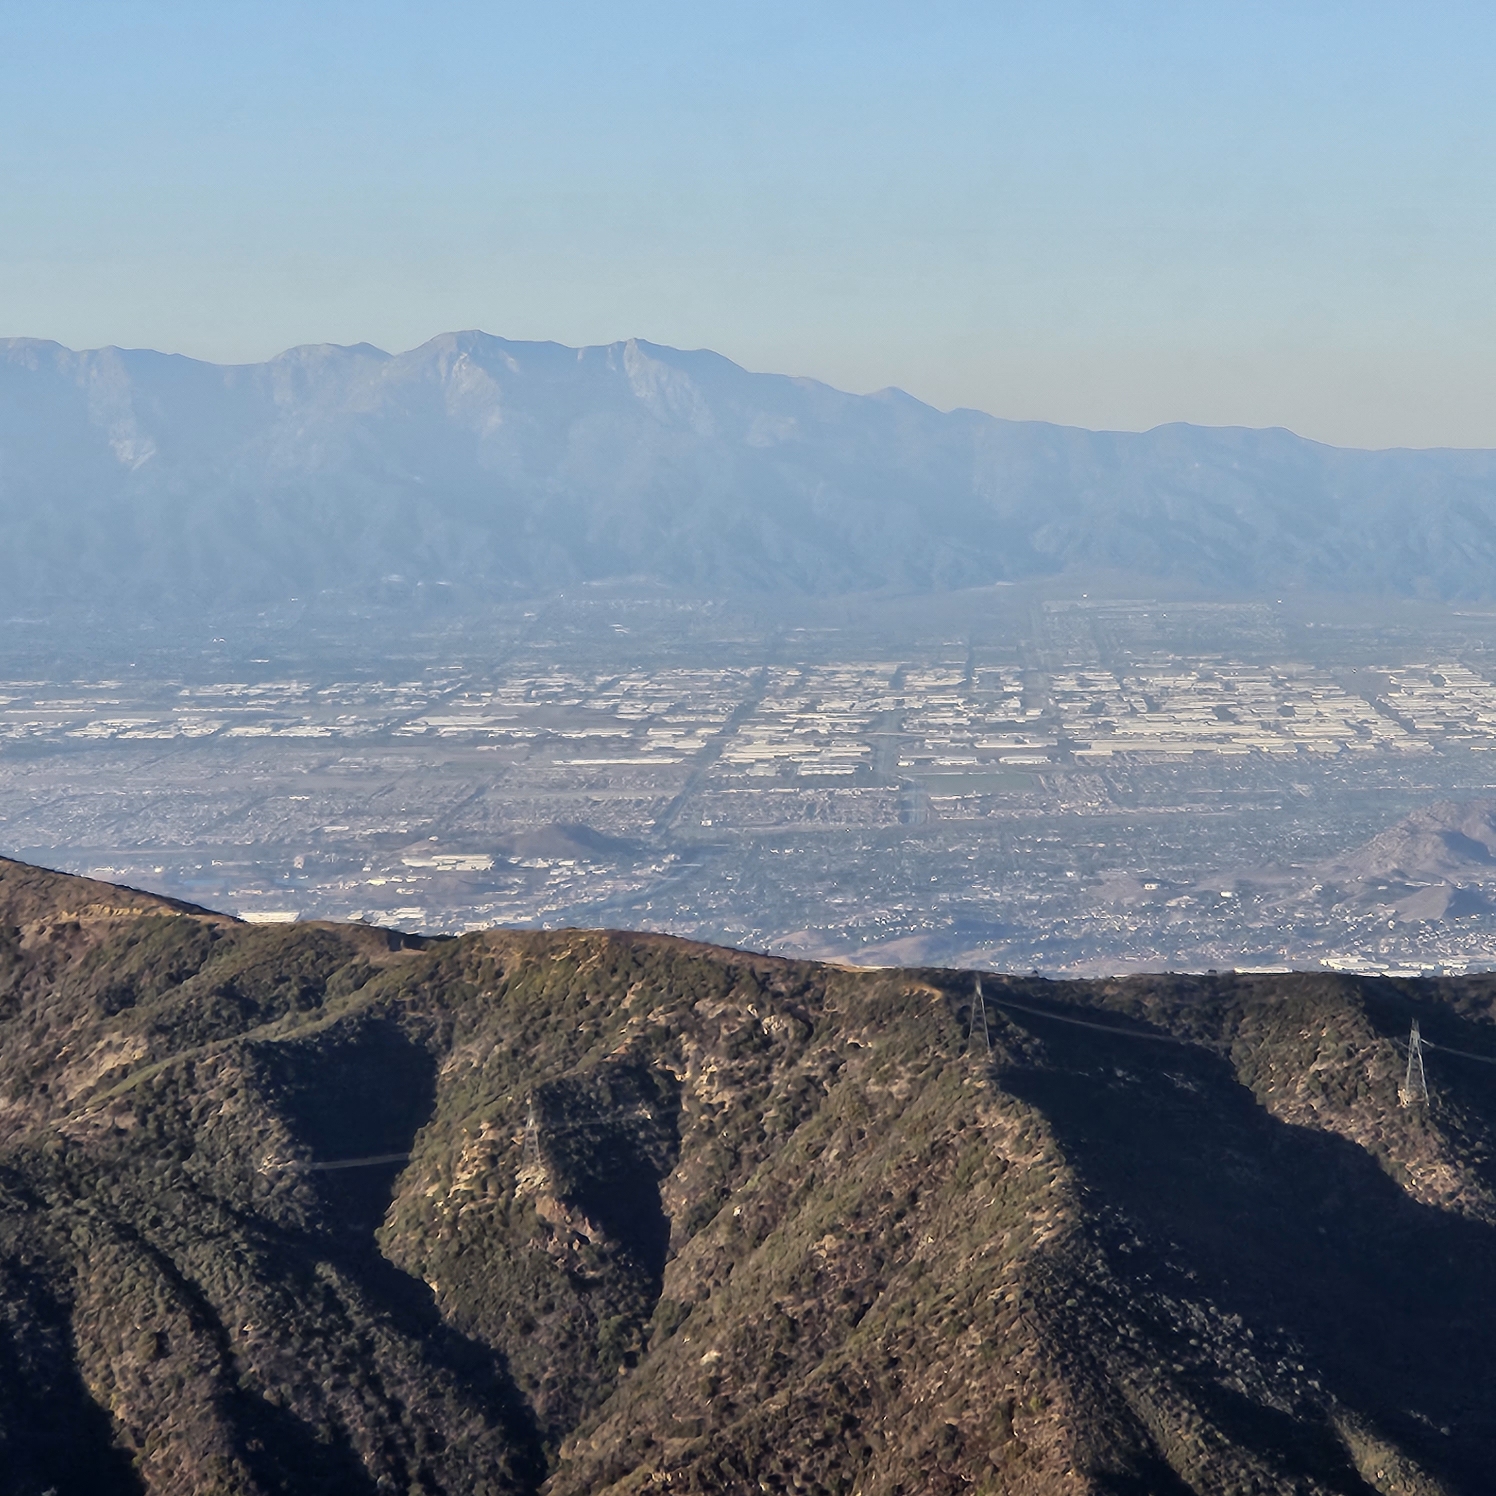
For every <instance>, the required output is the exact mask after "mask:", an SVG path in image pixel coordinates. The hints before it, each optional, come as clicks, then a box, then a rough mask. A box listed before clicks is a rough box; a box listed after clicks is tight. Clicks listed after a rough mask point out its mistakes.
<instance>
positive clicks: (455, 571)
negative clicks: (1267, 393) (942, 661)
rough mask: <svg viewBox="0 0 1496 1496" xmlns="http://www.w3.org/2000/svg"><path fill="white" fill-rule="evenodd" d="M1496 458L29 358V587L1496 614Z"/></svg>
mask: <svg viewBox="0 0 1496 1496" xmlns="http://www.w3.org/2000/svg"><path fill="white" fill-rule="evenodd" d="M1493 562H1496V455H1493V454H1491V453H1487V452H1438V451H1435V452H1398V451H1392V452H1354V451H1342V450H1337V449H1333V448H1329V447H1324V446H1320V445H1317V444H1315V443H1313V442H1307V441H1303V440H1301V439H1299V438H1297V437H1294V436H1292V435H1291V434H1289V433H1288V432H1285V431H1247V430H1237V429H1219V430H1212V429H1202V428H1196V427H1189V426H1165V427H1160V428H1158V429H1157V430H1154V431H1150V432H1146V433H1141V434H1131V433H1097V432H1088V431H1081V430H1075V429H1069V428H1063V427H1056V426H1048V425H1043V424H1040V423H1024V422H1010V421H1001V420H996V419H994V418H992V417H989V416H985V415H981V414H978V413H976V412H973V411H953V412H950V413H948V414H945V413H941V412H939V411H936V410H933V409H931V408H930V407H928V406H925V405H922V404H920V403H919V402H918V401H916V400H913V399H911V398H909V397H908V396H906V395H902V394H900V393H899V392H897V391H885V392H882V393H880V394H876V395H869V396H854V395H847V394H843V393H840V392H838V391H836V390H833V389H830V388H828V387H826V386H824V385H820V384H817V383H815V382H814V381H810V380H804V379H791V378H786V377H782V376H778V375H766V374H752V373H749V372H747V371H746V370H743V369H741V368H739V367H738V366H736V365H735V364H732V363H731V362H729V361H728V360H726V359H724V358H721V357H719V356H717V355H715V354H712V353H707V352H692V353H684V352H679V351H677V350H674V349H668V348H660V347H656V346H653V345H650V344H646V343H640V342H633V341H631V342H628V343H620V344H613V345H610V346H608V347H601V348H584V349H570V348H563V347H560V346H558V345H556V344H550V343H515V342H508V341H505V340H503V339H500V338H494V337H489V336H486V335H484V334H481V333H475V332H466V333H452V334H446V335H444V336H442V337H438V338H434V339H432V341H431V342H429V343H426V344H424V345H423V346H421V347H420V348H416V349H413V350H411V351H410V352H408V353H403V354H400V355H398V356H393V357H392V356H391V355H389V354H385V353H383V352H381V351H379V350H378V349H374V348H370V347H368V346H366V345H361V346H358V347H354V348H336V347H312V348H298V349H292V350H291V351H289V352H288V353H285V354H282V355H281V356H280V357H278V358H276V359H273V360H271V361H270V362H268V363H265V364H258V365H246V366H236V367H220V366H216V365H211V364H205V363H199V362H194V361H193V360H190V359H185V358H180V357H175V356H167V355H163V354H158V353H152V352H148V351H139V350H121V349H103V350H97V351H93V352H86V353H74V352H70V351H69V350H67V349H64V348H61V347H59V346H58V345H56V344H51V343H44V342H38V341H35V340H27V339H13V340H9V341H5V342H0V585H4V586H5V588H6V590H7V593H8V595H10V596H12V597H13V598H15V599H16V600H18V601H19V602H22V603H24V604H25V605H26V606H28V607H32V608H41V607H45V608H56V607H58V606H59V605H62V606H77V605H79V604H83V603H86V604H88V605H90V606H93V607H116V606H123V605H126V604H130V605H136V606H140V607H149V608H157V607H161V606H169V605H173V604H174V605H176V606H182V607H200V606H202V605H204V604H210V603H211V604H213V605H216V606H221V605H232V604H235V603H237V604H239V605H245V606H248V605H263V604H265V603H267V602H275V601H282V600H284V599H286V598H288V597H292V596H296V597H301V598H303V599H306V598H309V597H313V596H316V595H318V594H321V593H324V592H331V593H335V594H337V595H339V596H346V595H349V594H352V595H355V596H367V595H369V594H370V593H371V592H376V593H377V592H378V591H379V590H380V589H381V588H391V587H394V588H408V587H411V586H425V587H437V586H438V585H441V586H444V587H455V588H456V589H457V592H458V594H460V595H462V596H464V597H483V596H490V595H494V594H496V593H497V594H500V595H503V594H506V593H509V592H514V591H520V592H526V591H531V592H533V591H535V590H546V589H550V588H553V587H555V586H558V585H570V584H575V583H577V582H581V581H588V580H601V579H616V578H629V577H639V578H646V579H650V580H653V581H655V582H660V583H664V584H666V585H668V586H672V587H677V588H686V589H697V590H700V589H705V590H711V591H721V590H724V589H733V588H744V589H752V590H762V589H771V590H773V589H789V590H797V591H804V592H816V593H836V592H844V591H854V590H862V589H870V588H882V587H898V588H915V589H927V588H945V587H955V586H966V585H975V584H985V583H988V582H992V581H996V580H1004V579H1009V580H1011V579H1017V578H1024V577H1035V576H1043V575H1049V574H1053V573H1057V572H1063V571H1066V570H1077V569H1079V570H1087V569H1092V570H1094V569H1096V568H1110V569H1116V570H1121V571H1125V572H1130V573H1134V574H1137V575H1140V576H1143V577H1158V578H1165V577H1168V578H1184V579H1187V580H1190V581H1192V582H1194V583H1196V584H1198V585H1201V586H1204V587H1207V588H1217V589H1224V590H1226V591H1229V592H1239V591H1241V590H1243V589H1245V590H1247V591H1252V590H1254V589H1255V590H1258V591H1261V590H1263V589H1269V588H1281V587H1284V586H1293V585H1305V586H1310V587H1319V588H1330V589H1334V588H1345V589H1353V590H1356V591H1361V592H1366V591H1372V592H1393V593H1408V592H1419V593H1424V594H1429V595H1439V596H1446V597H1461V596H1489V595H1490V594H1491V588H1492V581H1491V578H1492V577H1493V576H1496V566H1493Z"/></svg>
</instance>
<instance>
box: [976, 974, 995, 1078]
mask: <svg viewBox="0 0 1496 1496" xmlns="http://www.w3.org/2000/svg"><path fill="white" fill-rule="evenodd" d="M976 1002H977V1007H978V1009H980V1011H981V1014H982V1038H983V1039H985V1040H986V1041H987V1058H988V1059H989V1060H990V1059H991V1058H992V1034H991V1031H990V1030H989V1029H988V1027H987V999H986V998H985V997H983V996H982V979H981V977H978V978H977V993H976Z"/></svg>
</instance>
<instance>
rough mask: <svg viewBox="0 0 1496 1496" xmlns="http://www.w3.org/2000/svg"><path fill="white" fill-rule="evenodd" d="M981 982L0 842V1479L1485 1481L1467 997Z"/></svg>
mask: <svg viewBox="0 0 1496 1496" xmlns="http://www.w3.org/2000/svg"><path fill="white" fill-rule="evenodd" d="M984 982H985V986H986V990H987V995H988V1001H987V1012H986V1016H987V1025H986V1030H987V1032H988V1033H990V1051H989V1044H988V1039H987V1037H985V1036H984V1030H983V1025H982V1022H981V1019H980V1016H979V1014H978V1013H977V1011H976V1010H975V1008H974V997H973V991H974V984H973V978H972V976H971V975H970V974H967V973H959V972H944V971H918V972H915V971H864V970H849V969H845V968H839V967H834V966H826V965H815V964H811V963H798V962H789V961H782V960H775V959H770V958H767V957H761V956H753V955H748V954H744V953H741V952H732V951H724V950H718V949H714V948H711V947H705V946H700V945H693V944H689V943H687V942H683V941H678V940H671V939H668V938H665V937H661V936H652V935H629V934H620V933H612V932H580V931H562V932H556V933H519V932H506V931H493V932H487V933H482V934H476V935H471V936H466V937H463V938H462V939H460V940H441V941H426V940H421V939H417V938H414V937H406V936H401V935H398V934H392V933H390V932H386V931H381V930H374V929H369V928H365V927H361V926H351V927H339V926H331V925H295V926H272V927H247V926H244V925H240V924H238V923H236V922H234V921H232V920H228V919H225V918H223V917H222V916H217V915H212V914H209V913H207V912H205V911H200V910H193V909H190V908H187V907H185V906H180V905H173V904H170V903H169V902H167V901H164V900H159V899H154V898H152V897H151V896H149V895H144V894H138V893H133V892H131V891H128V890H120V889H113V888H109V887H107V886H105V885H101V884H96V883H90V882H89V881H88V880H84V879H75V878H67V877H63V876H61V875H57V874H50V873H44V872H41V871H39V870H36V869H30V868H26V867H23V866H21V865H19V864H14V863H3V862H0V1471H3V1472H4V1479H3V1481H0V1486H3V1489H5V1490H6V1491H15V1492H17V1493H26V1496H31V1493H36V1496H40V1493H42V1492H45V1491H48V1490H53V1491H56V1492H59V1493H63V1492H74V1491H76V1492H85V1491H86V1492H90V1493H94V1492H103V1493H109V1492H131V1493H143V1492H150V1493H157V1492H160V1493H167V1492H171V1493H177V1492H181V1493H187V1492H192V1493H198V1492H214V1491H218V1492H244V1493H250V1492H256V1493H259V1492H265V1493H269V1492H309V1493H310V1492H318V1493H322V1492H350V1493H352V1492H359V1493H365V1492H369V1493H372V1492H381V1491H390V1492H401V1493H407V1492H433V1493H434V1492H453V1493H459V1492H460V1493H469V1492H494V1493H501V1492H502V1493H508V1492H516V1493H517V1492H531V1491H537V1490H540V1489H541V1488H542V1487H543V1488H544V1489H546V1490H547V1491H549V1492H551V1493H554V1496H563V1493H568V1496H569V1493H582V1492H599V1491H614V1492H619V1493H622V1492H632V1491H645V1490H650V1491H653V1490H660V1489H663V1490H675V1491H696V1492H708V1491H720V1492H726V1491H762V1490H767V1491H785V1492H789V1491H806V1492H846V1493H851V1492H863V1493H867V1496H873V1493H887V1496H893V1493H896V1492H904V1493H914V1492H926V1491H933V1492H947V1491H948V1492H955V1491H958V1490H959V1491H967V1490H972V1491H990V1492H1014V1493H1019V1492H1033V1493H1048V1492H1076V1493H1082V1492H1097V1493H1101V1492H1139V1493H1142V1492H1188V1491H1197V1492H1202V1493H1205V1492H1223V1493H1224V1492H1233V1493H1234V1492H1243V1493H1245V1492H1251V1491H1263V1492H1267V1491H1281V1490H1296V1491H1302V1492H1316V1493H1317V1492H1325V1493H1362V1492H1368V1491H1386V1492H1394V1491H1397V1492H1435V1491H1448V1492H1456V1491H1469V1492H1476V1491H1481V1490H1483V1489H1486V1488H1487V1486H1486V1484H1485V1481H1486V1475H1485V1472H1486V1471H1488V1470H1489V1469H1491V1468H1496V1430H1493V1428H1492V1426H1491V1420H1490V1417H1489V1414H1488V1412H1487V1410H1486V1404H1487V1402H1488V1399H1489V1389H1490V1387H1491V1386H1492V1385H1493V1383H1492V1376H1491V1373H1492V1371H1493V1367H1492V1365H1491V1358H1492V1355H1493V1351H1492V1349H1491V1347H1492V1346H1493V1345H1496V1308H1491V1307H1488V1306H1491V1305H1496V1295H1493V1294H1492V1292H1491V1289H1492V1287H1493V1284H1492V1281H1491V1280H1492V1276H1493V1268H1492V1264H1493V1263H1496V1253H1493V1251H1492V1248H1493V1246H1496V1242H1493V1240H1492V1233H1493V1226H1492V1219H1493V1206H1492V1201H1493V1199H1496V1179H1493V1177H1492V1172H1491V1155H1492V1150H1491V1146H1490V1144H1491V1128H1492V1115H1493V1107H1492V1105H1491V1102H1490V1095H1491V1088H1492V1086H1493V1085H1496V1071H1493V1070H1492V1069H1490V1067H1487V1066H1484V1065H1482V1064H1480V1063H1478V1062H1477V1061H1476V1060H1473V1059H1468V1058H1465V1057H1464V1055H1461V1054H1456V1053H1454V1052H1453V1051H1464V1052H1465V1053H1466V1054H1469V1055H1480V1054H1488V1055H1496V1029H1493V1024H1492V1008H1491V1000H1492V996H1493V994H1496V984H1493V983H1492V982H1489V981H1487V980H1485V979H1479V978H1471V979H1466V980H1462V981H1444V982H1439V983H1433V982H1430V983H1409V982H1376V981H1362V980H1353V979H1349V978H1342V977H1331V976H1311V975H1304V976H1273V977H1237V976H1234V975H1232V974H1229V973H1228V974H1223V975H1220V976H1211V977H1197V978H1188V977H1167V978H1165V977H1160V978H1137V979H1131V980H1128V981H1120V982H1109V983H1048V982H1041V981H1038V980H1032V981H1031V980H1029V979H1017V978H1014V979H1004V978H1000V977H987V978H985V979H984ZM1415 1015H1417V1016H1419V1017H1420V1019H1421V1021H1422V1023H1423V1026H1424V1031H1425V1033H1427V1034H1428V1035H1429V1036H1430V1037H1431V1038H1432V1039H1433V1040H1434V1042H1435V1043H1436V1044H1442V1045H1443V1046H1445V1048H1444V1050H1443V1051H1442V1052H1441V1051H1440V1050H1438V1049H1435V1050H1434V1051H1432V1052H1431V1066H1432V1068H1433V1070H1434V1075H1433V1082H1434V1085H1433V1090H1434V1098H1433V1101H1432V1103H1431V1104H1430V1105H1429V1106H1428V1107H1426V1108H1425V1107H1412V1108H1406V1107H1403V1106H1401V1105H1400V1104H1399V1102H1398V1098H1397V1085H1398V1081H1399V1079H1400V1074H1399V1071H1400V1067H1401V1064H1402V1060H1401V1056H1400V1053H1399V1051H1398V1049H1397V1046H1396V1043H1395V1040H1396V1038H1397V1037H1398V1036H1399V1035H1401V1034H1404V1033H1406V1030H1407V1025H1408V1022H1409V1020H1410V1019H1411V1017H1413V1016H1415ZM329 1165H336V1167H328V1166H329Z"/></svg>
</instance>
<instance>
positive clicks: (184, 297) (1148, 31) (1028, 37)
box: [0, 0, 1496, 446]
mask: <svg viewBox="0 0 1496 1496" xmlns="http://www.w3.org/2000/svg"><path fill="white" fill-rule="evenodd" d="M1493 78H1496V7H1493V6H1491V5H1489V4H1481V5H1474V4H1472V5H1462V4H1439V3H1437V0H1423V3H1421V4H1416V5H1415V4H1378V3H1375V0H1358V3H1354V4H1330V3H1320V4H1317V3H1314V0H1297V3H1294V4H1282V5H1279V4H1251V3H1233V4H1227V3H1224V0H1222V3H1216V0H1200V3H1195V4H1166V3H1139V4H1126V3H1115V4H1108V3H1101V0H1097V3H1093V4H1066V3H1063V0H1042V3H1034V4H1002V3H996V0H993V3H986V4H942V3H940V0H921V3H918V4H914V3H910V4H901V5H880V4H876V3H871V0H859V3H856V4H840V3H816V0H797V3H795V4H785V5H781V4H778V3H772V0H753V3H751V4H743V5H738V4H731V3H724V0H695V3H692V4H653V3H648V0H629V3H623V0H614V3H611V4H575V3H567V0H547V3H545V4H539V3H535V0H530V3H527V4H524V5H506V4H499V3H487V4H467V3H460V0H443V3H439V4H432V3H429V0H428V3H426V4H423V5H419V6H418V5H413V4H393V3H380V0H359V3H357V4H344V3H340V0H314V3H307V0H295V3H289V4H287V3H279V0H253V3H240V0H208V3H204V0H191V3H183V4H165V3H152V4H146V3H137V4H130V3H124V0H117V3H116V0H99V3H94V4H79V3H68V0H49V3H47V4H22V3H20V0H10V3H5V4H3V5H0V335H3V334H7V333H8V334H18V335H30V336H39V337H50V338H56V339H58V340H60V341H62V342H64V343H68V344H70V345H72V346H75V347H81V346H96V345H99V344H103V343H120V344H126V345H146V346H151V347H157V348H165V349H171V350H174V351H180V352H186V353H191V354H194V355H197V356H200V357H205V358H213V359H221V360H249V359H258V358H263V357H266V356H268V355H270V354H273V353H276V352H278V351H279V350H281V349H282V348H284V347H286V346H288V345H290V344H294V343H304V342H321V341H333V342H345V343H347V342H359V341H368V342H373V343H377V344H379V345H380V346H382V347H386V348H391V349H401V348H407V347H411V346H413V345H414V344H417V343H419V342H422V341H424V340H425V339H426V338H428V337H430V336H431V335H432V334H434V333H437V332H441V331H446V330H450V329H453V328H461V327H481V328H484V329H486V330H488V331H490V332H495V333H501V334H503V335H505V336H509V337H517V338H553V339H556V340H558V341H561V342H566V343H598V342H607V341H611V340H613V339H615V338H620V337H627V336H630V335H637V336H640V337H645V338H649V339H651V340H653V341H656V342H662V343H670V344H674V345H677V346H685V347H700V346H705V347H711V348H715V349H717V350H718V351H720V352H722V353H726V354H728V355H729V356H730V357H732V358H735V359H737V360H738V361H739V362H741V363H744V364H747V365H748V366H750V367H752V368H759V369H771V370H776V371H782V372H787V373H799V374H811V375H815V376H817V377H819V378H822V379H826V380H828V381H830V382H831V383H833V384H837V385H840V386H842V387H844V388H849V389H855V390H868V389H874V388H877V387H879V386H882V385H887V384H897V385H900V386H902V387H903V388H905V389H907V390H909V391H911V392H912V393H914V394H916V395H918V396H920V397H921V398H923V399H926V400H929V401H931V402H932V403H934V404H936V405H940V406H952V405H971V406H976V407H979V408H981V409H984V410H990V411H992V412H994V413H996V414H999V415H1006V416H1016V417H1042V418H1045V419H1049V420H1056V421H1067V422H1075V423H1078V424H1082V425H1088V426H1114V427H1145V426H1149V425H1153V424H1156V423H1158V422H1161V421H1167V420H1190V421H1202V422H1229V423H1242V424H1250V425H1286V426H1290V427H1292V428H1293V429H1295V430H1297V431H1301V432H1303V433H1305V434H1307V435H1310V436H1315V437H1320V438H1322V439H1324V440H1328V441H1335V442H1342V443H1351V444H1357V445H1395V444H1417V445H1430V444H1441V443H1449V444H1459V445H1487V446H1496V84H1493V81H1492V80H1493Z"/></svg>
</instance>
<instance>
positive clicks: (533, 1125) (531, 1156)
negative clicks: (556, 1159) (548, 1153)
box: [520, 1100, 540, 1169]
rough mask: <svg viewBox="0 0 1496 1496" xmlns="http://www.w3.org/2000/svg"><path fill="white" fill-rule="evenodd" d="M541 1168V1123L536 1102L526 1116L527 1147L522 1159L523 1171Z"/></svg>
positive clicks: (531, 1103) (531, 1105)
mask: <svg viewBox="0 0 1496 1496" xmlns="http://www.w3.org/2000/svg"><path fill="white" fill-rule="evenodd" d="M539 1167H540V1122H539V1120H538V1119H537V1118H536V1116H535V1102H534V1101H533V1100H532V1101H531V1102H530V1110H529V1111H528V1112H527V1113H526V1114H525V1147H524V1152H523V1154H522V1155H521V1157H520V1168H521V1169H538V1168H539Z"/></svg>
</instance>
